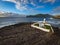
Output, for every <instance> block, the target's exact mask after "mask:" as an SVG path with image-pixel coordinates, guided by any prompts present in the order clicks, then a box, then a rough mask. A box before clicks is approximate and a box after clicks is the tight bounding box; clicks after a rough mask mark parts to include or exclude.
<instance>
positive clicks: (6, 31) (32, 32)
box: [0, 23, 60, 45]
mask: <svg viewBox="0 0 60 45" xmlns="http://www.w3.org/2000/svg"><path fill="white" fill-rule="evenodd" d="M31 24H32V23H20V24H15V25H11V26H6V27H3V28H1V29H0V45H60V30H59V29H58V28H55V27H53V28H54V30H55V33H54V34H52V33H46V32H43V31H41V30H38V29H36V28H33V27H31Z"/></svg>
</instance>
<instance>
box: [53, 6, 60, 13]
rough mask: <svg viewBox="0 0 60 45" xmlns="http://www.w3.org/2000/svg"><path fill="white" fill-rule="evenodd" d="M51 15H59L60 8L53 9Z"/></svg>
mask: <svg viewBox="0 0 60 45" xmlns="http://www.w3.org/2000/svg"><path fill="white" fill-rule="evenodd" d="M52 13H56V14H60V6H58V7H56V8H54V9H53V10H52Z"/></svg>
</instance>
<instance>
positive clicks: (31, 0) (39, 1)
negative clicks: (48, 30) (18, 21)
mask: <svg viewBox="0 0 60 45" xmlns="http://www.w3.org/2000/svg"><path fill="white" fill-rule="evenodd" d="M0 11H1V12H3V11H4V12H13V13H18V14H25V15H31V14H33V15H34V14H40V13H42V14H60V0H0Z"/></svg>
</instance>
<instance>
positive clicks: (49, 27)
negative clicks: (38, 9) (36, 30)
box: [34, 23, 51, 30]
mask: <svg viewBox="0 0 60 45" xmlns="http://www.w3.org/2000/svg"><path fill="white" fill-rule="evenodd" d="M34 25H35V26H38V27H39V24H37V23H36V24H34ZM43 28H45V29H49V30H50V29H51V26H49V25H44V26H43Z"/></svg>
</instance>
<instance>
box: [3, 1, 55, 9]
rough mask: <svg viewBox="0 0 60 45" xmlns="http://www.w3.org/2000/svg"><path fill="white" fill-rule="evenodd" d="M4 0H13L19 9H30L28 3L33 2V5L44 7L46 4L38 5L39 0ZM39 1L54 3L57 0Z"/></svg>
mask: <svg viewBox="0 0 60 45" xmlns="http://www.w3.org/2000/svg"><path fill="white" fill-rule="evenodd" d="M2 1H8V2H12V3H15V7H16V9H18V10H27V9H28V10H29V8H28V6H27V4H31V5H32V6H34V7H36V8H43V7H44V6H38V5H37V0H2ZM38 1H39V3H40V2H42V3H48V2H50V3H54V2H55V0H38Z"/></svg>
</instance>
